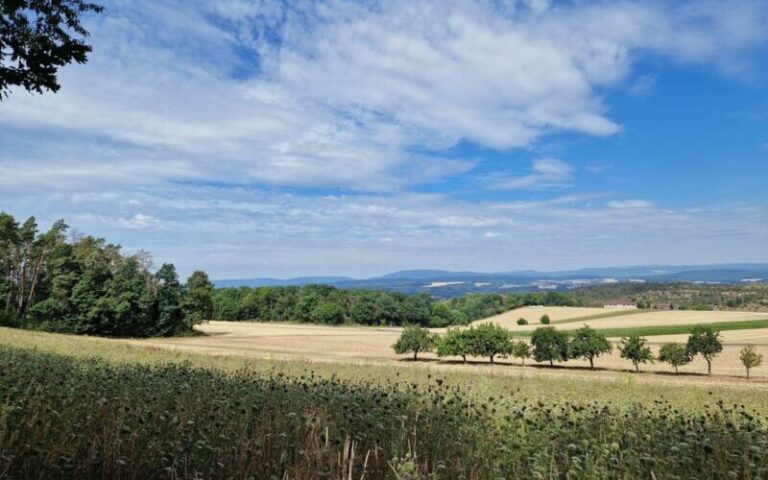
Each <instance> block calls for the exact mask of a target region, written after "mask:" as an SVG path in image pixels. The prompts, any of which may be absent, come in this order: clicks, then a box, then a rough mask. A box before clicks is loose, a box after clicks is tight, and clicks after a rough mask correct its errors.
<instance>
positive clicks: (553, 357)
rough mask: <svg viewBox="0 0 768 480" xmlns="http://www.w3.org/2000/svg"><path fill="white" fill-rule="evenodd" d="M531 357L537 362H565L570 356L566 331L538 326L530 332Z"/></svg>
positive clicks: (552, 363)
mask: <svg viewBox="0 0 768 480" xmlns="http://www.w3.org/2000/svg"><path fill="white" fill-rule="evenodd" d="M531 345H532V346H533V359H534V360H536V361H537V362H549V364H550V366H553V365H554V362H565V361H567V360H568V358H569V357H570V345H569V342H568V333H567V332H563V331H560V330H556V329H555V327H539V328H537V329H536V330H534V331H533V334H531Z"/></svg>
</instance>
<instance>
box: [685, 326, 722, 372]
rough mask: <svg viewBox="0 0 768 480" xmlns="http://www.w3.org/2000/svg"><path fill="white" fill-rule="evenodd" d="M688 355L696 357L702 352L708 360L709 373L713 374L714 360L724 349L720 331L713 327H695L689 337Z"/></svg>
mask: <svg viewBox="0 0 768 480" xmlns="http://www.w3.org/2000/svg"><path fill="white" fill-rule="evenodd" d="M687 348H688V355H690V356H691V357H695V356H696V355H697V354H701V356H702V357H704V360H706V361H707V375H712V360H714V359H715V357H716V356H717V355H718V354H719V353H720V352H722V351H723V341H722V340H721V338H720V332H719V331H717V330H715V329H713V328H712V327H708V326H704V325H697V326H695V327H693V331H692V332H691V336H690V337H688V345H687Z"/></svg>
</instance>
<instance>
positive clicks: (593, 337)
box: [571, 325, 613, 369]
mask: <svg viewBox="0 0 768 480" xmlns="http://www.w3.org/2000/svg"><path fill="white" fill-rule="evenodd" d="M612 349H613V347H612V346H611V343H610V342H609V341H608V339H607V338H606V337H605V335H603V334H602V333H600V332H598V331H597V330H595V329H593V328H590V327H589V326H588V325H584V326H583V327H581V328H579V329H577V330H576V331H574V332H573V334H572V335H571V356H572V357H573V358H584V359H586V360H589V368H591V369H594V368H595V358H596V357H599V356H600V355H602V354H604V353H610V352H611V350H612Z"/></svg>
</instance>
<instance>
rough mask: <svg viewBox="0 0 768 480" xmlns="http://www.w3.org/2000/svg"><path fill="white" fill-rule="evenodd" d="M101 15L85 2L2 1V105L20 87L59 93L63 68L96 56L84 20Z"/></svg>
mask: <svg viewBox="0 0 768 480" xmlns="http://www.w3.org/2000/svg"><path fill="white" fill-rule="evenodd" d="M102 10H103V7H101V6H100V5H97V4H95V3H90V2H84V1H82V0H0V100H2V99H3V97H6V96H8V94H9V92H10V89H11V88H12V87H16V86H18V87H22V88H24V89H26V90H27V91H29V92H37V93H43V91H44V90H50V91H53V92H56V91H58V90H59V87H60V85H59V81H58V78H57V75H58V70H59V68H60V67H63V66H64V65H67V64H69V63H72V62H77V63H85V62H86V61H87V60H88V54H89V53H90V52H91V46H90V45H88V44H87V43H85V38H86V37H88V31H87V30H86V29H85V27H84V26H83V24H82V17H83V15H85V14H87V13H88V12H95V13H100V12H101V11H102Z"/></svg>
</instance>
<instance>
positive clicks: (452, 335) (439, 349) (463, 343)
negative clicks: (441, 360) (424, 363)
mask: <svg viewBox="0 0 768 480" xmlns="http://www.w3.org/2000/svg"><path fill="white" fill-rule="evenodd" d="M469 337H470V330H462V329H459V328H449V329H448V330H447V331H446V332H445V335H442V336H439V337H437V339H436V340H435V353H437V356H438V357H453V356H456V357H461V359H462V360H464V363H467V354H468V353H469Z"/></svg>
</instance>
